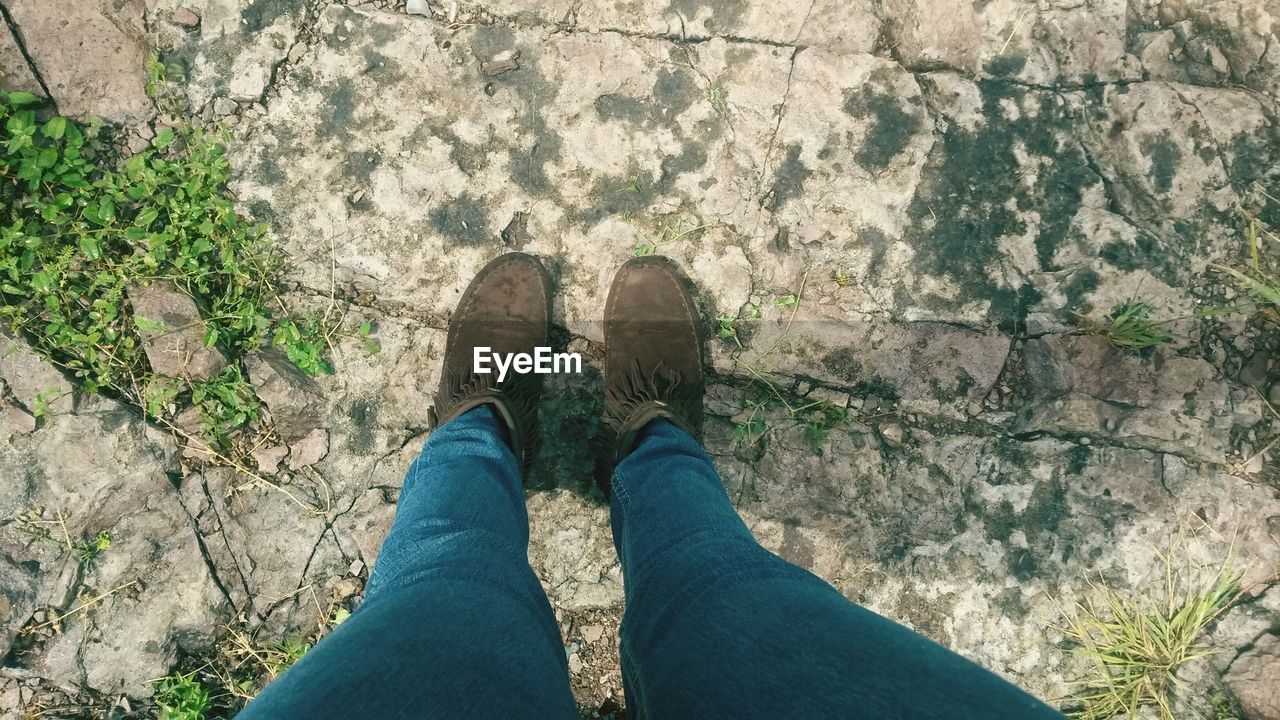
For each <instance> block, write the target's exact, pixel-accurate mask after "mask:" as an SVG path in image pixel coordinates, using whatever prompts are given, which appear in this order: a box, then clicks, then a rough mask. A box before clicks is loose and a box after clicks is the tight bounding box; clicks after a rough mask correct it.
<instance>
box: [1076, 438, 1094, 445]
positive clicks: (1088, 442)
mask: <svg viewBox="0 0 1280 720" xmlns="http://www.w3.org/2000/svg"><path fill="white" fill-rule="evenodd" d="M1079 442H1080V444H1081V445H1092V444H1093V441H1092V440H1090V439H1089V438H1087V437H1082V438H1080V440H1079Z"/></svg>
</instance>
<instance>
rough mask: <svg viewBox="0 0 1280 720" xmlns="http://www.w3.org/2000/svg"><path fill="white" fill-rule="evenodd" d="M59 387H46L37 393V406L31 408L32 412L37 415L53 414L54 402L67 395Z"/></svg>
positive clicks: (46, 415)
mask: <svg viewBox="0 0 1280 720" xmlns="http://www.w3.org/2000/svg"><path fill="white" fill-rule="evenodd" d="M65 394H66V393H64V392H63V391H62V390H59V389H58V388H45V389H43V390H41V391H40V392H38V393H36V401H35V407H33V408H31V414H32V415H34V416H35V417H38V418H39V417H48V416H50V415H52V414H53V403H55V402H57V401H58V400H60V399H61V398H62V396H63V395H65Z"/></svg>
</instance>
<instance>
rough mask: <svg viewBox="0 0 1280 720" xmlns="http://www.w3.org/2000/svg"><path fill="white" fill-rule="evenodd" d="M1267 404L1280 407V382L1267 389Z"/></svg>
mask: <svg viewBox="0 0 1280 720" xmlns="http://www.w3.org/2000/svg"><path fill="white" fill-rule="evenodd" d="M1267 402H1269V403H1271V404H1272V405H1280V382H1273V383H1271V387H1269V388H1267Z"/></svg>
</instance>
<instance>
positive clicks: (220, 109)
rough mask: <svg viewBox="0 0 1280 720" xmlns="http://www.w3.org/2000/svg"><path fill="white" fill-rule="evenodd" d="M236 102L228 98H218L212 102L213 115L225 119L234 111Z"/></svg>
mask: <svg viewBox="0 0 1280 720" xmlns="http://www.w3.org/2000/svg"><path fill="white" fill-rule="evenodd" d="M236 107H238V106H237V105H236V101H235V100H232V99H231V98H228V97H220V98H218V99H217V100H214V101H213V113H214V114H215V115H217V116H218V117H226V116H228V115H230V114H231V113H234V112H235V111H236Z"/></svg>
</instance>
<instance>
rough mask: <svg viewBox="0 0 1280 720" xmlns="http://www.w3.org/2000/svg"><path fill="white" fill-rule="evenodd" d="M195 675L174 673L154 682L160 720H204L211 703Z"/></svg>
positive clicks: (207, 692)
mask: <svg viewBox="0 0 1280 720" xmlns="http://www.w3.org/2000/svg"><path fill="white" fill-rule="evenodd" d="M195 675H196V674H195V673H194V672H192V673H187V674H185V675H184V674H181V673H174V674H173V675H168V676H166V677H162V678H160V679H159V680H157V681H156V683H155V688H156V694H155V703H156V707H158V708H159V709H160V718H161V720H204V718H205V714H206V713H207V712H208V711H209V709H210V707H211V704H212V703H211V701H210V698H209V691H208V690H206V689H205V688H204V686H203V685H201V684H200V682H199V681H198V680H196V677H195Z"/></svg>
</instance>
